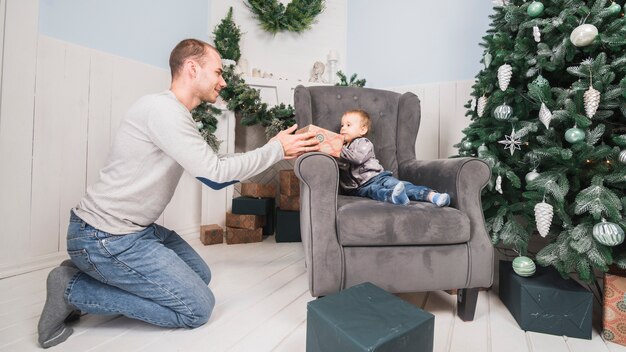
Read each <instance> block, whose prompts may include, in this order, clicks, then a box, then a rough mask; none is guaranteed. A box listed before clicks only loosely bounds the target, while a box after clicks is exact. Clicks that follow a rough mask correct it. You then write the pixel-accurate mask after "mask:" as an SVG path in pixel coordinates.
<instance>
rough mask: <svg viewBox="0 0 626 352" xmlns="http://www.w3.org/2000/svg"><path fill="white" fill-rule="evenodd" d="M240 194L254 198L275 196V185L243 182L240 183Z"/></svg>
mask: <svg viewBox="0 0 626 352" xmlns="http://www.w3.org/2000/svg"><path fill="white" fill-rule="evenodd" d="M241 195H242V196H246V197H254V198H275V197H276V187H275V186H274V185H270V184H264V183H251V182H245V183H242V184H241Z"/></svg>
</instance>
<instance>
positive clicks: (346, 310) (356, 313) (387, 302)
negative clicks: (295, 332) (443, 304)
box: [306, 282, 435, 352]
mask: <svg viewBox="0 0 626 352" xmlns="http://www.w3.org/2000/svg"><path fill="white" fill-rule="evenodd" d="M434 331H435V316H434V315H432V314H430V313H428V312H426V311H424V310H422V309H420V308H418V307H415V306H413V305H411V304H409V303H407V302H405V301H403V300H401V299H400V298H398V297H396V296H394V295H392V294H391V293H389V292H387V291H385V290H383V289H381V288H380V287H377V286H375V285H373V284H371V283H369V282H366V283H362V284H359V285H356V286H352V287H350V288H348V289H346V290H343V291H341V292H339V293H336V294H333V295H329V296H326V297H323V298H320V299H317V300H315V301H312V302H309V303H308V305H307V331H306V351H307V352H361V351H363V352H365V351H371V352H409V351H410V352H425V351H428V352H431V351H432V350H433V338H434Z"/></svg>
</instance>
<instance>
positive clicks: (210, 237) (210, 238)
mask: <svg viewBox="0 0 626 352" xmlns="http://www.w3.org/2000/svg"><path fill="white" fill-rule="evenodd" d="M200 242H202V244H203V245H205V246H207V245H210V244H217V243H223V242H224V229H222V227H221V226H220V225H217V224H211V225H203V226H200Z"/></svg>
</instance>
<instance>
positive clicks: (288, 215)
mask: <svg viewBox="0 0 626 352" xmlns="http://www.w3.org/2000/svg"><path fill="white" fill-rule="evenodd" d="M276 242H302V236H301V235H300V212H299V211H290V210H282V209H280V208H277V209H276Z"/></svg>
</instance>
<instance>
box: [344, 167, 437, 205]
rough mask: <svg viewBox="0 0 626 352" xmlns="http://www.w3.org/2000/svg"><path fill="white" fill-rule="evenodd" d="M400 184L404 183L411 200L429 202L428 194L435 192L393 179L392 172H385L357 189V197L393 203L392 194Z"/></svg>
mask: <svg viewBox="0 0 626 352" xmlns="http://www.w3.org/2000/svg"><path fill="white" fill-rule="evenodd" d="M399 182H402V183H404V190H405V192H406V195H407V196H408V197H409V199H410V200H417V201H422V202H424V201H428V194H429V193H430V192H433V190H432V189H430V188H428V187H426V186H416V185H414V184H412V183H411V182H408V181H400V180H398V179H397V178H395V177H393V176H392V173H391V172H390V171H383V172H381V173H380V174H378V175H376V176H374V177H372V178H371V179H369V180H368V181H367V182H365V183H364V184H363V185H361V186H360V187H359V188H357V190H356V195H358V196H360V197H367V198H371V199H374V200H379V201H382V202H391V192H392V191H393V188H394V187H395V186H396V185H397V184H398V183H399Z"/></svg>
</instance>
